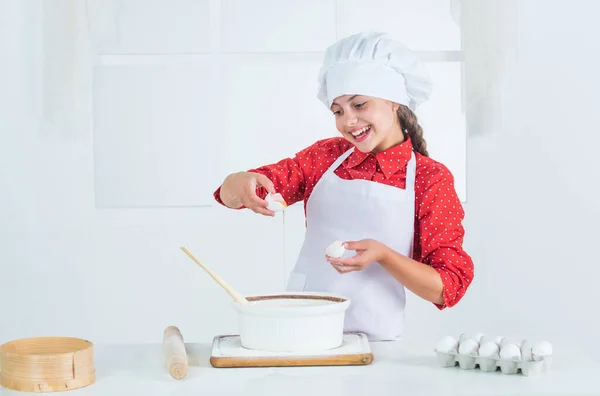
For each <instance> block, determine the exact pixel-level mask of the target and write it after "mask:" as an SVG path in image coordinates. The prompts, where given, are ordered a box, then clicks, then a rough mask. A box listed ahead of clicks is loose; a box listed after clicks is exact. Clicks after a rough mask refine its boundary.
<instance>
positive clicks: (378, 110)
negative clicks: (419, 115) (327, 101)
mask: <svg viewBox="0 0 600 396" xmlns="http://www.w3.org/2000/svg"><path fill="white" fill-rule="evenodd" d="M397 109H398V105H397V104H396V103H393V102H390V101H388V100H384V99H380V98H375V97H372V96H364V95H343V96H340V97H337V98H336V99H335V100H334V101H333V104H332V105H331V111H332V112H333V114H334V116H335V124H336V127H337V129H338V131H340V133H341V134H342V136H344V138H345V139H346V140H348V141H349V142H350V143H352V144H354V145H355V146H356V148H357V149H358V150H360V151H362V152H363V153H368V152H379V151H383V150H385V149H388V148H390V147H392V146H394V145H396V144H398V143H400V142H401V141H402V139H403V135H402V131H401V129H400V124H399V122H398V116H397V114H396V110H397Z"/></svg>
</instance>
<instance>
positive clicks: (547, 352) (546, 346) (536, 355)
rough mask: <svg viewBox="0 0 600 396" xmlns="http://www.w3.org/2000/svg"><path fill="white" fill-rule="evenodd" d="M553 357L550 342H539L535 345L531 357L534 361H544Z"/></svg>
mask: <svg viewBox="0 0 600 396" xmlns="http://www.w3.org/2000/svg"><path fill="white" fill-rule="evenodd" d="M551 355H552V344H550V343H549V342H548V341H539V342H536V343H535V344H533V347H532V348H531V356H532V358H533V360H542V359H543V358H544V357H546V356H551Z"/></svg>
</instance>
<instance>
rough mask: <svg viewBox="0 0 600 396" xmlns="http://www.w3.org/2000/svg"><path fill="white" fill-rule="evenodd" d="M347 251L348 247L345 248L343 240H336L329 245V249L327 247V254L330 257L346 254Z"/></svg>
mask: <svg viewBox="0 0 600 396" xmlns="http://www.w3.org/2000/svg"><path fill="white" fill-rule="evenodd" d="M345 251H346V249H344V244H343V242H341V241H335V242H333V243H332V244H331V245H329V246H327V249H325V254H326V255H328V256H329V257H336V258H339V257H342V256H343V255H344V252H345Z"/></svg>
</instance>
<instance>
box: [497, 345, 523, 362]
mask: <svg viewBox="0 0 600 396" xmlns="http://www.w3.org/2000/svg"><path fill="white" fill-rule="evenodd" d="M500 358H501V359H508V360H513V359H521V348H520V347H519V346H518V345H516V344H504V346H503V347H502V348H501V349H500Z"/></svg>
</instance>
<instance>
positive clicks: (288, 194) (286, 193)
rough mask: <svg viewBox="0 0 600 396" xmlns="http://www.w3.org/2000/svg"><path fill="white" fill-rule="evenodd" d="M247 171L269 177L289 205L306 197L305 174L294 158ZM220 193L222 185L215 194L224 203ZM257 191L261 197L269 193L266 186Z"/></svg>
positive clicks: (218, 200) (217, 199) (219, 201)
mask: <svg viewBox="0 0 600 396" xmlns="http://www.w3.org/2000/svg"><path fill="white" fill-rule="evenodd" d="M247 172H253V173H260V174H263V175H265V176H266V177H268V178H269V180H271V181H272V182H273V184H274V185H275V190H276V191H277V192H278V193H280V194H281V196H282V197H283V199H285V201H286V202H287V203H288V205H292V204H293V203H296V202H298V201H300V200H302V199H303V197H304V175H303V173H302V169H301V167H300V164H299V163H298V162H297V161H296V160H295V159H294V158H284V159H282V160H281V161H279V162H276V163H274V164H270V165H264V166H261V167H258V168H255V169H249V170H248V171H247ZM220 193H221V186H219V187H218V188H217V190H216V191H215V192H214V194H213V195H214V198H215V200H216V201H217V202H218V203H220V204H223V201H222V200H221V197H220ZM256 193H257V195H258V196H259V197H261V198H264V197H266V195H267V191H266V189H265V188H264V187H259V188H257V189H256Z"/></svg>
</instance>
